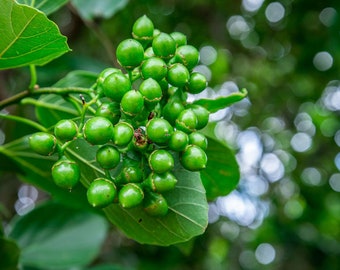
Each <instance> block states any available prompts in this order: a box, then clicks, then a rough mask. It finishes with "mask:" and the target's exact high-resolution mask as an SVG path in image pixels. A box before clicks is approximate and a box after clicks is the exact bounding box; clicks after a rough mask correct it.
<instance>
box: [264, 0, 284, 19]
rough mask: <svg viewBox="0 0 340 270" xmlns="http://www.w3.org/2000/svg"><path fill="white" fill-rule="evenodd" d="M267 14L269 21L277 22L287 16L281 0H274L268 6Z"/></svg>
mask: <svg viewBox="0 0 340 270" xmlns="http://www.w3.org/2000/svg"><path fill="white" fill-rule="evenodd" d="M265 14H266V18H267V20H268V21H269V22H271V23H277V22H279V21H281V20H282V19H283V17H284V16H285V8H284V6H283V5H282V4H281V3H279V2H272V3H270V4H269V5H268V6H267V8H266V11H265Z"/></svg>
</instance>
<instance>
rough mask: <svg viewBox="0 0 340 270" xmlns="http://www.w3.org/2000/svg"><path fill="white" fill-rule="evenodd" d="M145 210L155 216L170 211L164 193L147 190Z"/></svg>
mask: <svg viewBox="0 0 340 270" xmlns="http://www.w3.org/2000/svg"><path fill="white" fill-rule="evenodd" d="M143 209H144V211H145V212H146V213H147V214H148V215H150V216H153V217H163V216H165V215H166V214H167V213H168V209H169V208H168V203H167V201H166V199H165V198H164V197H163V195H162V194H158V193H154V192H147V193H146V194H145V198H144V201H143Z"/></svg>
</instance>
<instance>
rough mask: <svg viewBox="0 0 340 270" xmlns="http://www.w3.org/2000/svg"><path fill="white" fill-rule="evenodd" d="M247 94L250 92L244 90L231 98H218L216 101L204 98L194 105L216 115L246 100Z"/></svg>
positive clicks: (196, 101) (231, 95)
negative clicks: (219, 111)
mask: <svg viewBox="0 0 340 270" xmlns="http://www.w3.org/2000/svg"><path fill="white" fill-rule="evenodd" d="M247 94H248V91H247V90H246V89H245V88H243V89H241V91H240V92H235V93H232V94H230V95H229V96H223V97H218V98H215V99H207V98H202V99H198V100H195V101H194V102H193V104H197V105H201V106H203V107H204V108H206V109H207V110H208V111H209V112H211V113H214V112H217V111H218V110H221V109H224V108H226V107H228V106H230V105H231V104H233V103H236V102H238V101H240V100H242V99H244V98H245V97H246V96H247Z"/></svg>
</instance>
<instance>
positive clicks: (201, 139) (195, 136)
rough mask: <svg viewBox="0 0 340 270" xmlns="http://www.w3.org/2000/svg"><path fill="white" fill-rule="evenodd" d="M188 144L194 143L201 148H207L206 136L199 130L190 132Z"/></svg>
mask: <svg viewBox="0 0 340 270" xmlns="http://www.w3.org/2000/svg"><path fill="white" fill-rule="evenodd" d="M189 144H193V145H196V146H198V147H200V148H202V150H204V151H205V150H207V148H208V140H207V137H205V136H204V135H203V134H202V133H200V132H197V131H196V132H192V133H190V134H189Z"/></svg>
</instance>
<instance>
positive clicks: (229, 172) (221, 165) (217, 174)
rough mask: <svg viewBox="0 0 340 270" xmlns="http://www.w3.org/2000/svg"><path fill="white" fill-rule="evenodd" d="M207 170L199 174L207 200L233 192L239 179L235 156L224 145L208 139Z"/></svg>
mask: <svg viewBox="0 0 340 270" xmlns="http://www.w3.org/2000/svg"><path fill="white" fill-rule="evenodd" d="M206 153H207V156H208V164H207V168H206V169H205V170H203V171H202V172H201V179H202V182H203V185H204V187H205V190H206V192H207V198H208V200H214V199H215V198H216V197H218V196H224V195H227V194H228V193H230V192H231V191H232V190H234V189H235V188H236V186H237V184H238V182H239V179H240V172H239V166H238V163H237V161H236V158H235V154H234V153H233V152H232V151H231V150H230V149H229V148H228V147H227V146H225V145H223V144H222V143H220V142H218V141H216V140H215V139H212V138H209V137H208V149H207V150H206Z"/></svg>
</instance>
